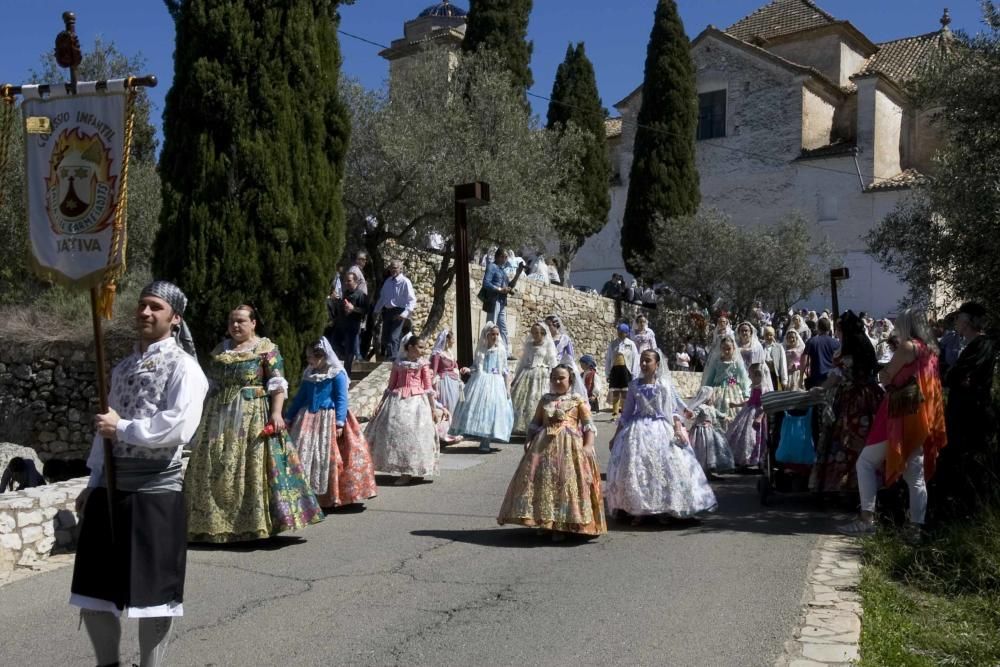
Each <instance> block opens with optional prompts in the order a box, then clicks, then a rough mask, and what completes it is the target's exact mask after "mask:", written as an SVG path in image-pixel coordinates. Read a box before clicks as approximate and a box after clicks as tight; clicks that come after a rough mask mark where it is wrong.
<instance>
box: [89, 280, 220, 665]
mask: <svg viewBox="0 0 1000 667" xmlns="http://www.w3.org/2000/svg"><path fill="white" fill-rule="evenodd" d="M186 306H187V298H186V297H185V296H184V293H183V292H181V291H180V289H179V288H178V287H177V286H176V285H173V284H171V283H168V282H166V281H162V280H160V281H155V282H153V283H151V284H149V285H147V286H146V288H145V289H144V290H143V291H142V293H141V294H140V296H139V303H138V306H137V307H136V313H135V314H136V327H137V329H138V333H139V344H138V345H137V346H136V349H135V351H134V352H133V353H132V354H131V355H129V356H128V357H126V358H125V359H123V360H122V361H121V362H119V363H118V365H116V366H115V367H114V370H112V372H111V391H110V394H109V396H108V404H109V409H108V411H107V412H106V413H104V414H100V415H97V416H96V417H95V419H94V428H95V430H96V431H97V433H96V435H95V437H94V442H93V444H92V446H91V450H90V456H89V457H88V459H87V467H89V468H90V471H91V474H90V482H89V483H88V485H87V488H86V489H85V490H84V491H83V492H81V493H80V496H79V497H78V498H77V501H76V508H77V512H79V513H80V516H81V521H80V538H79V543H78V546H77V551H76V561H75V563H74V568H73V583H72V587H71V590H72V594H71V596H70V604H72V605H74V606H76V607H80V609H81V612H80V616H81V619H82V620H83V624H84V626H85V627H86V628H87V634H88V635H89V636H90V640H91V643H92V644H93V646H94V651H95V653H96V657H97V664H99V665H116V664H118V661H119V649H120V646H119V645H120V642H121V621H120V616H121V615H122V613H123V612H124V613H126V614H127V615H128V616H129V617H130V618H138V619H139V652H140V662H141V664H143V665H152V666H154V667H156V666H158V665H161V664H163V662H162V661H163V657H164V654H165V652H166V645H167V640H168V637H169V635H170V628H171V625H172V623H173V619H174V617H177V616H182V615H183V614H184V605H183V598H184V576H185V568H186V554H187V518H186V516H187V515H186V513H185V509H184V494H183V491H182V483H183V470H182V467H181V450H182V448H183V447H184V445H185V444H187V443H188V442H189V441H190V440H191V438H192V437H193V436H194V433H195V431H196V430H197V428H198V424H199V422H200V421H201V413H202V406H203V405H204V402H205V394H206V393H207V392H208V380H206V378H205V374H204V373H203V372H202V370H201V367H200V366H198V361H197V360H196V359H195V357H194V344H193V341H192V340H191V336H190V332H188V330H187V326H186V325H185V324H184V320H183V314H184V309H185V307H186ZM104 440H110V441H111V442H112V443H113V444H112V450H113V463H114V473H115V476H114V479H115V482H116V483H115V487H114V488H112V491H111V501H110V503H109V500H108V494H109V491H108V484H107V482H106V476H105V470H104V466H105V461H104V456H103V452H104V446H103V442H104ZM109 504H110V506H111V509H112V511H113V521H112V516H111V515H110V513H109Z"/></svg>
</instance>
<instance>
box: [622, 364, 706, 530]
mask: <svg viewBox="0 0 1000 667" xmlns="http://www.w3.org/2000/svg"><path fill="white" fill-rule="evenodd" d="M639 368H640V375H641V376H640V377H639V378H636V379H635V380H633V381H632V383H631V384H630V385H629V390H628V395H627V396H626V398H625V409H624V411H623V412H622V418H621V421H620V422H619V424H618V429H617V430H616V431H615V437H614V438H613V440H612V441H611V459H610V461H609V463H608V479H607V491H606V493H605V497H606V498H607V503H608V510H609V511H610V512H611V513H612V514H614V513H615V512H625V513H626V514H629V515H631V516H632V525H638V524H639V523H640V522H641V521H642V517H643V516H651V515H653V516H659V518H660V521H661V522H668V521H669V520H671V519H690V518H693V517H695V516H696V515H697V514H699V513H701V512H706V511H711V510H713V509H715V507H716V505H717V504H718V503H717V502H716V499H715V494H714V493H713V492H712V487H710V486H709V484H708V480H707V479H706V477H705V473H704V471H703V470H702V469H701V466H700V465H699V464H698V459H696V458H695V455H694V452H692V451H691V448H690V447H689V446H687V445H686V444H685V443H684V441H683V440H682V439H681V438H679V437H677V433H678V432H679V431H680V430H681V423H680V419H681V418H680V415H679V414H678V413H677V409H678V403H677V401H676V399H675V396H674V389H673V385H672V383H671V382H670V381H669V379H667V378H665V377H664V375H663V374H662V372H661V371H660V368H661V356H660V354H659V352H658V351H657V350H646V351H645V352H643V353H642V355H641V357H640V359H639Z"/></svg>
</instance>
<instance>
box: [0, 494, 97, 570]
mask: <svg viewBox="0 0 1000 667" xmlns="http://www.w3.org/2000/svg"><path fill="white" fill-rule="evenodd" d="M86 486H87V478H86V477H81V478H80V479H73V480H69V481H67V482H59V483H57V484H48V485H45V486H38V487H35V488H31V489H25V490H23V491H15V492H14V493H5V494H3V495H0V572H5V571H9V570H12V569H14V568H15V567H31V566H32V565H34V564H36V563H37V562H38V561H40V560H44V559H46V558H48V557H49V556H50V555H51V554H52V552H53V550H72V549H73V548H75V546H76V539H77V534H78V532H79V524H78V522H77V515H76V510H75V508H74V505H75V503H76V497H77V496H78V495H79V494H80V491H82V490H83V489H84V488H85V487H86Z"/></svg>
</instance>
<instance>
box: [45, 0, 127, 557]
mask: <svg viewBox="0 0 1000 667" xmlns="http://www.w3.org/2000/svg"><path fill="white" fill-rule="evenodd" d="M62 19H63V23H64V24H65V26H66V29H65V30H63V31H62V32H60V33H59V34H58V35H57V36H56V48H55V56H56V62H57V63H58V64H59V66H60V67H66V68H68V69H69V83H70V93H71V94H72V95H76V84H77V76H76V68H77V66H78V65H79V64H80V62H81V61H82V60H83V53H82V51H81V50H80V39H79V38H78V37H77V35H76V14H74V13H73V12H63V15H62ZM119 205H121V204H120V203H119ZM100 289H101V288H100V287H99V286H95V287H91V288H90V317H91V321H92V322H93V325H94V360H95V362H96V364H95V366H96V371H97V398H98V401H99V402H100V406H101V414H105V413H107V412H108V409H109V406H108V377H107V375H106V373H105V358H104V329H103V327H102V326H101V315H100V310H99V309H98V307H97V304H98V300H99V298H100ZM102 442H103V444H104V484H105V487H106V488H107V496H108V498H107V501H108V523H109V524H110V525H109V526H108V527H109V528H110V531H111V533H110V534H111V543H112V544H114V542H115V502H114V498H115V492H116V490H117V484H116V481H117V475H116V474H115V457H114V446H113V445H112V443H111V439H110V438H102Z"/></svg>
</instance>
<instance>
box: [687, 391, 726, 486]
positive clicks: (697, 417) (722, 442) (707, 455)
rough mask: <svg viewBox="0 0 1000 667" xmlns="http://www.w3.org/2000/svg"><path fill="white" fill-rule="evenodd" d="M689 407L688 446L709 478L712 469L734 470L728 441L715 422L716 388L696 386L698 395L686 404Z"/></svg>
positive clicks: (712, 475) (715, 471) (711, 475)
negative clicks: (689, 433)
mask: <svg viewBox="0 0 1000 667" xmlns="http://www.w3.org/2000/svg"><path fill="white" fill-rule="evenodd" d="M688 411H689V412H690V414H691V415H692V418H691V419H692V423H691V436H690V437H691V449H692V450H693V451H694V455H695V458H697V459H698V463H700V464H701V469H702V470H704V471H705V474H706V475H708V478H709V479H712V478H713V477H714V476H715V473H720V472H732V471H733V470H735V469H736V464H735V463H733V453H732V451H730V449H729V443H727V442H726V436H725V434H724V433H723V432H722V431H720V430H719V428H718V426H717V418H716V413H715V390H714V389H712V388H711V387H702V388H701V389H700V390H698V395H697V396H695V397H694V400H693V401H691V403H689V404H688Z"/></svg>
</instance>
